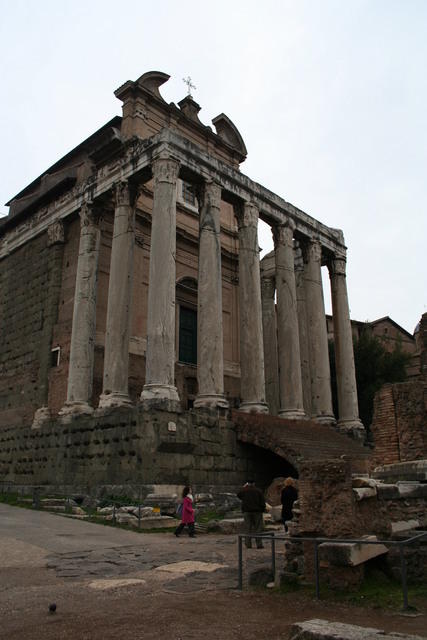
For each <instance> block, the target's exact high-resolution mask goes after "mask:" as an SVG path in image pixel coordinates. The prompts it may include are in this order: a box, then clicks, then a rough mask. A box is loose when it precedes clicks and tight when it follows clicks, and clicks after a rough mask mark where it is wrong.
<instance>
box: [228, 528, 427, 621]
mask: <svg viewBox="0 0 427 640" xmlns="http://www.w3.org/2000/svg"><path fill="white" fill-rule="evenodd" d="M245 538H250V539H254V540H259V539H262V540H263V541H264V540H268V541H270V543H271V571H272V574H273V578H274V579H275V577H276V542H277V541H284V542H311V543H312V544H313V545H314V573H315V589H316V598H317V599H320V575H319V546H320V545H321V544H323V543H325V542H327V543H333V544H362V545H363V544H370V545H378V544H379V545H384V546H387V547H392V546H394V547H398V548H399V555H400V567H401V584H402V594H403V609H404V610H407V609H409V603H408V580H407V567H406V559H405V553H404V547H407V546H409V545H411V544H414V543H415V542H421V540H422V539H423V538H427V531H421V532H419V533H417V534H416V535H414V536H412V537H410V538H406V539H405V540H367V539H366V538H363V539H360V538H357V539H355V538H310V537H307V536H301V537H300V536H289V535H287V534H283V533H282V534H277V535H276V534H275V533H274V532H266V533H259V534H245V533H239V534H238V589H240V590H242V589H243V545H242V542H243V539H245Z"/></svg>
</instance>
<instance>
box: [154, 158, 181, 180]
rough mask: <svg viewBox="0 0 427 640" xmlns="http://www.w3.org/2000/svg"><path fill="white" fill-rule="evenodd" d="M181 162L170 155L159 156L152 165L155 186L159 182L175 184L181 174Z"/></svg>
mask: <svg viewBox="0 0 427 640" xmlns="http://www.w3.org/2000/svg"><path fill="white" fill-rule="evenodd" d="M179 166H180V165H179V162H178V160H174V158H171V157H170V156H169V155H163V154H162V155H158V156H155V157H154V158H153V162H152V165H151V168H152V171H153V178H154V183H155V185H156V184H158V183H159V182H167V183H169V184H175V183H176V181H177V179H178V174H179Z"/></svg>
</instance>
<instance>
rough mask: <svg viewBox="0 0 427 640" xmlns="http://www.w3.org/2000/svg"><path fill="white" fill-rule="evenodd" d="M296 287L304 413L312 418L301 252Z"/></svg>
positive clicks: (296, 266) (297, 259) (296, 262)
mask: <svg viewBox="0 0 427 640" xmlns="http://www.w3.org/2000/svg"><path fill="white" fill-rule="evenodd" d="M295 285H296V294H297V312H298V332H299V348H300V358H301V378H302V396H303V400H304V412H305V414H306V416H311V379H310V353H309V344H308V332H307V305H306V291H305V276H304V260H303V259H302V255H301V250H299V251H298V256H297V257H296V259H295Z"/></svg>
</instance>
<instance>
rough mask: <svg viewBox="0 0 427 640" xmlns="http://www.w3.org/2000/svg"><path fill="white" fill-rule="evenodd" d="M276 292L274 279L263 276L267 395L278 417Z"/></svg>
mask: <svg viewBox="0 0 427 640" xmlns="http://www.w3.org/2000/svg"><path fill="white" fill-rule="evenodd" d="M275 290H276V287H275V280H274V278H273V277H266V276H262V275H261V304H262V333H263V340H264V371H265V374H264V375H265V395H266V401H267V404H268V407H269V409H270V413H271V415H273V416H277V414H278V413H279V409H280V397H279V363H278V359H277V323H276V305H275V302H274V293H275Z"/></svg>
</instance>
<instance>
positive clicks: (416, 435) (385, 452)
mask: <svg viewBox="0 0 427 640" xmlns="http://www.w3.org/2000/svg"><path fill="white" fill-rule="evenodd" d="M416 341H417V351H416V354H415V355H416V358H417V364H418V372H417V376H414V377H413V379H411V380H410V381H409V382H402V383H398V384H387V385H384V386H383V387H382V388H381V389H380V390H379V391H378V393H377V394H376V396H375V401H374V416H373V421H372V425H371V429H372V434H373V437H374V443H375V450H374V460H373V462H374V463H375V464H376V465H387V464H394V463H399V462H408V461H412V460H423V459H427V373H426V372H427V366H426V362H427V314H426V313H425V314H424V315H423V316H422V318H421V321H420V323H419V325H418V327H417V330H416Z"/></svg>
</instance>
